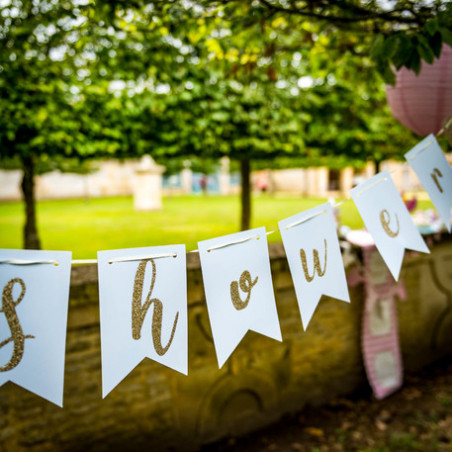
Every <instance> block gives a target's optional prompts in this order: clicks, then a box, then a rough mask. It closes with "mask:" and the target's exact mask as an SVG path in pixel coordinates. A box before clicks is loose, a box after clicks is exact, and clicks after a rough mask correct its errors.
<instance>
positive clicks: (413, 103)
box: [386, 45, 452, 136]
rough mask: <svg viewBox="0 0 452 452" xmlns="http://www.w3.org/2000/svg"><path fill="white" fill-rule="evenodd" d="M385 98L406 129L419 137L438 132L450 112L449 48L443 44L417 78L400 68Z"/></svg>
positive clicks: (451, 52)
mask: <svg viewBox="0 0 452 452" xmlns="http://www.w3.org/2000/svg"><path fill="white" fill-rule="evenodd" d="M386 98H387V100H388V104H389V107H390V108H391V111H392V114H393V115H394V117H395V118H396V119H398V120H399V121H400V122H401V123H402V124H403V125H404V126H405V127H408V128H409V129H411V130H412V131H413V132H415V133H417V134H418V135H421V136H426V135H429V134H430V133H433V134H436V133H438V132H439V131H440V129H441V125H442V122H443V121H444V119H445V118H446V117H447V116H449V115H450V114H451V113H452V48H451V47H449V46H447V45H444V46H443V49H442V52H441V56H440V58H439V59H436V60H435V61H434V62H433V64H427V63H425V61H423V62H422V68H421V71H420V73H419V75H416V74H415V72H413V71H411V70H408V69H407V68H402V69H400V71H398V72H397V73H396V85H395V86H388V87H387V90H386Z"/></svg>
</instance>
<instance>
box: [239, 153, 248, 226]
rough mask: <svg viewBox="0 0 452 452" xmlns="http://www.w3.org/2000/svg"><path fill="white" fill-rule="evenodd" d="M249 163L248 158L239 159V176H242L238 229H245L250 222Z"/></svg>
mask: <svg viewBox="0 0 452 452" xmlns="http://www.w3.org/2000/svg"><path fill="white" fill-rule="evenodd" d="M250 175H251V163H250V161H249V159H242V160H240V176H241V178H242V191H241V197H240V201H241V219H240V230H241V231H246V230H247V229H249V228H250V223H251V178H250Z"/></svg>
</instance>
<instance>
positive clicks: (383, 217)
mask: <svg viewBox="0 0 452 452" xmlns="http://www.w3.org/2000/svg"><path fill="white" fill-rule="evenodd" d="M395 219H396V222H397V228H396V230H395V231H392V230H391V228H390V227H389V223H390V222H391V217H390V215H389V212H388V211H387V210H386V209H383V210H382V211H381V212H380V223H381V225H382V226H383V229H384V230H385V232H386V234H388V235H389V237H397V236H398V235H399V217H398V216H397V214H396V216H395Z"/></svg>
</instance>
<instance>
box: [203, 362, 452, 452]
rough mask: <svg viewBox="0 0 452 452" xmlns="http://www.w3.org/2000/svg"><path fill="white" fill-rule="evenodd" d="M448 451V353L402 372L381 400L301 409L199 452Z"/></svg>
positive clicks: (451, 442) (451, 381)
mask: <svg viewBox="0 0 452 452" xmlns="http://www.w3.org/2000/svg"><path fill="white" fill-rule="evenodd" d="M245 451H247V452H257V451H259V452H261V451H262V452H264V451H269V452H308V451H309V452H329V451H363V452H364V451H365V452H383V451H397V452H404V451H423V452H428V451H452V356H451V357H449V358H447V359H444V360H442V361H440V362H438V363H436V364H435V365H433V366H430V367H428V368H426V369H424V370H423V371H421V372H419V373H417V374H415V375H408V376H405V384H404V386H403V388H402V389H401V390H400V391H398V392H397V393H395V394H393V395H392V396H390V397H388V398H387V399H385V400H382V401H376V400H375V399H373V398H372V395H371V393H370V390H369V392H366V393H365V394H362V393H361V394H359V395H355V396H353V397H350V398H344V399H339V400H336V401H334V402H332V403H331V404H330V405H328V406H323V407H321V408H309V409H305V410H304V411H303V412H302V413H300V414H298V415H296V416H292V417H288V418H284V419H282V420H281V421H280V422H279V423H278V424H275V425H272V426H270V427H267V428H266V429H264V430H261V431H259V432H256V433H253V434H250V435H248V436H246V437H244V438H237V439H236V438H231V439H229V440H225V441H222V442H219V443H216V444H212V445H209V446H207V447H204V448H203V449H202V452H245Z"/></svg>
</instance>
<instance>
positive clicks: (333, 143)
mask: <svg viewBox="0 0 452 452" xmlns="http://www.w3.org/2000/svg"><path fill="white" fill-rule="evenodd" d="M286 3H287V2H282V1H281V2H279V1H276V0H275V1H263V0H260V1H254V2H249V1H245V2H243V1H240V2H238V1H233V0H230V1H222V2H217V1H207V0H205V1H198V2H190V3H188V2H187V3H184V2H152V3H148V2H145V1H141V0H135V1H133V2H127V3H125V2H122V1H114V2H106V1H101V2H97V3H96V4H94V2H92V1H86V2H79V1H65V2H50V1H48V0H41V1H38V2H28V1H21V0H9V1H5V2H3V8H2V18H3V22H2V23H1V24H0V71H1V75H2V76H1V77H0V110H1V111H2V122H1V123H0V157H11V156H18V155H19V156H26V155H29V154H34V155H44V156H51V158H52V159H54V158H55V156H64V157H71V158H74V157H77V158H80V159H87V158H92V157H95V158H99V157H103V156H107V157H119V158H125V157H128V156H140V155H143V154H145V153H150V154H152V155H153V156H154V157H155V158H157V159H159V158H160V159H161V158H166V159H168V158H175V157H177V156H180V157H181V158H182V157H183V156H191V155H197V156H201V155H202V156H203V157H206V158H213V159H216V158H218V157H220V156H222V155H228V156H230V157H231V158H234V159H240V158H245V157H246V158H253V159H267V160H273V159H274V158H276V157H278V158H282V157H290V158H295V159H297V161H299V162H304V163H305V164H306V165H308V164H309V165H311V164H324V163H325V161H330V162H332V163H331V164H333V165H336V166H338V167H340V166H343V164H345V160H348V161H349V162H351V163H352V164H354V165H355V164H356V165H358V164H359V162H360V161H363V160H366V159H368V158H376V159H377V160H381V159H382V158H384V157H388V156H391V155H396V154H399V153H400V152H399V148H400V144H401V143H403V145H404V148H407V147H408V143H410V140H412V135H411V134H410V133H409V132H406V131H404V130H403V129H402V128H400V127H398V126H397V125H395V123H394V122H393V121H392V119H391V116H390V113H389V111H388V109H387V107H386V102H385V97H384V86H383V84H382V83H381V81H380V79H379V78H378V77H377V76H376V70H378V71H380V72H381V73H382V74H383V75H384V77H385V78H386V79H387V80H392V79H393V72H392V69H391V68H392V66H394V67H395V68H400V67H402V66H406V67H409V68H412V69H414V70H418V69H419V68H420V62H421V60H425V61H427V62H431V61H433V59H434V58H436V57H438V56H439V54H440V51H441V47H442V44H443V43H451V33H452V32H451V28H452V27H451V14H452V13H451V11H452V7H451V5H450V4H448V3H446V2H440V1H437V2H434V5H430V3H428V4H427V3H426V4H424V2H418V3H419V5H417V6H416V5H413V2H408V1H396V2H392V3H393V4H391V5H390V7H389V6H388V8H389V9H388V8H387V9H388V10H383V9H382V7H381V6H379V4H378V3H377V2H365V3H363V2H356V1H344V2H333V3H329V2H325V1H319V2H304V1H294V2H292V6H291V10H290V11H289V10H288V9H287V5H286ZM421 3H422V5H420V4H421ZM308 6H309V8H307V7H308ZM403 11H405V12H404V13H403ZM407 18H408V19H407ZM344 156H345V157H346V158H345V157H344ZM338 159H339V160H338Z"/></svg>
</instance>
